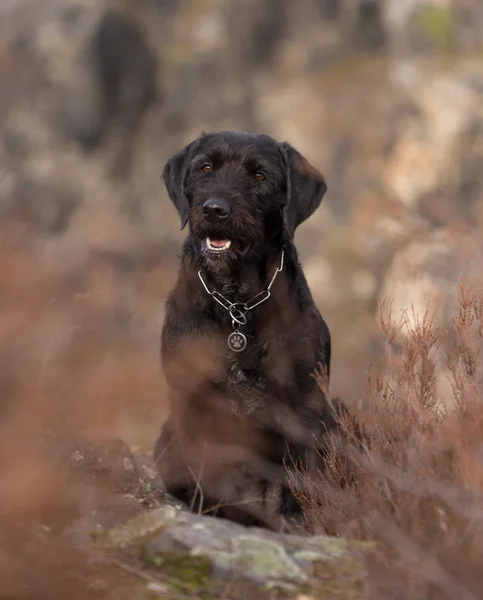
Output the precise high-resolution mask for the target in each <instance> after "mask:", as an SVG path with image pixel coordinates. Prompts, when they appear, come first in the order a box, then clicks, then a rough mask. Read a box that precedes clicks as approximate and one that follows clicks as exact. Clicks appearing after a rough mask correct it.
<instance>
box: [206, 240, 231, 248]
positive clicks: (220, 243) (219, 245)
mask: <svg viewBox="0 0 483 600" xmlns="http://www.w3.org/2000/svg"><path fill="white" fill-rule="evenodd" d="M210 243H211V245H212V246H214V247H215V248H224V247H225V246H226V245H227V244H228V240H213V239H210Z"/></svg>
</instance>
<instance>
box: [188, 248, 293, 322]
mask: <svg viewBox="0 0 483 600" xmlns="http://www.w3.org/2000/svg"><path fill="white" fill-rule="evenodd" d="M283 262H284V251H283V250H282V256H281V258H280V265H279V266H278V267H277V268H276V269H275V273H274V274H273V277H272V279H271V280H270V283H269V284H268V286H267V289H266V290H263V291H261V292H259V293H258V294H257V295H256V296H253V298H251V299H250V300H248V301H247V302H230V301H229V300H228V298H225V296H223V295H222V294H220V292H217V291H216V290H213V291H211V290H210V289H208V286H207V285H206V283H205V280H204V279H203V276H202V275H201V269H200V270H199V271H198V277H199V278H200V281H201V283H202V284H203V287H204V288H205V290H206V291H207V293H208V294H209V295H210V296H212V297H213V299H214V300H216V302H218V304H219V305H220V306H222V307H223V308H224V309H225V310H227V311H228V312H229V313H230V316H231V318H232V321H233V322H234V323H235V322H236V323H237V324H238V325H246V323H247V317H246V313H247V312H249V311H250V310H253V309H254V308H256V307H257V306H259V305H260V304H262V302H265V300H268V299H269V298H270V290H271V288H272V285H273V284H274V282H275V279H276V278H277V275H278V274H279V273H280V272H281V271H282V270H283ZM239 307H241V308H239Z"/></svg>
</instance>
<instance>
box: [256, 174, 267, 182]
mask: <svg viewBox="0 0 483 600" xmlns="http://www.w3.org/2000/svg"><path fill="white" fill-rule="evenodd" d="M255 179H256V180H257V181H263V180H264V179H265V175H264V174H263V173H255Z"/></svg>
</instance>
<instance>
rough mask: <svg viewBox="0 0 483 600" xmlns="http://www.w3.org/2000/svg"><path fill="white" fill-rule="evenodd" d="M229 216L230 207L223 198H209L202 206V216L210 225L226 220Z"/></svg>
mask: <svg viewBox="0 0 483 600" xmlns="http://www.w3.org/2000/svg"><path fill="white" fill-rule="evenodd" d="M229 214H230V205H229V204H228V202H227V201H226V200H224V199H223V198H210V199H209V200H207V201H206V202H205V203H204V204H203V215H204V217H205V219H206V220H207V221H208V222H210V223H216V222H217V221H222V220H223V219H226V218H227V217H228V215H229Z"/></svg>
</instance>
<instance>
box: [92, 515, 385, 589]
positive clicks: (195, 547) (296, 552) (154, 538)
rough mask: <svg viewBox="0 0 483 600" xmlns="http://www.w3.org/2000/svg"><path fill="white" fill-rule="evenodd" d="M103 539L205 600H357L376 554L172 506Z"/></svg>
mask: <svg viewBox="0 0 483 600" xmlns="http://www.w3.org/2000/svg"><path fill="white" fill-rule="evenodd" d="M98 539H99V542H100V543H101V544H102V545H103V546H104V547H105V548H106V547H107V548H108V549H110V551H113V552H115V554H116V556H117V557H119V556H120V557H121V558H122V560H124V561H126V562H128V563H129V564H133V565H135V568H136V569H138V570H140V571H142V572H145V573H148V574H149V576H151V577H153V578H154V579H159V581H160V582H162V584H163V585H165V586H168V587H169V589H170V590H173V594H174V593H175V592H176V594H181V595H183V597H184V595H186V596H193V594H195V595H196V597H200V598H220V597H223V598H234V599H237V598H244V597H247V595H254V596H255V597H257V598H261V599H263V598H274V597H277V598H278V597H280V598H293V597H295V596H296V595H297V594H303V593H306V594H309V595H310V596H311V597H313V598H314V599H315V598H326V597H331V598H342V599H345V598H348V599H350V600H353V599H354V600H355V599H356V598H358V597H360V595H361V587H362V580H363V578H364V576H365V569H364V554H366V553H367V552H369V551H371V550H373V549H374V546H373V545H372V544H368V543H364V542H356V541H349V540H344V539H339V538H331V537H326V536H313V537H302V536H297V535H284V534H277V533H274V532H270V531H266V530H261V529H257V528H245V527H242V526H240V525H237V524H234V523H231V522H229V521H224V520H222V519H215V518H211V517H203V516H198V515H194V514H191V513H186V512H183V511H178V510H177V509H176V508H174V507H171V506H164V507H161V508H158V509H155V510H152V511H150V512H147V513H145V514H143V515H140V516H138V517H136V518H134V519H132V520H131V521H129V522H128V523H126V524H125V525H122V526H118V527H114V528H112V529H111V530H109V531H107V532H105V533H104V535H103V536H102V537H101V538H98ZM227 586H228V587H227ZM228 589H229V590H230V592H229V593H228V592H227V590H228Z"/></svg>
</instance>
